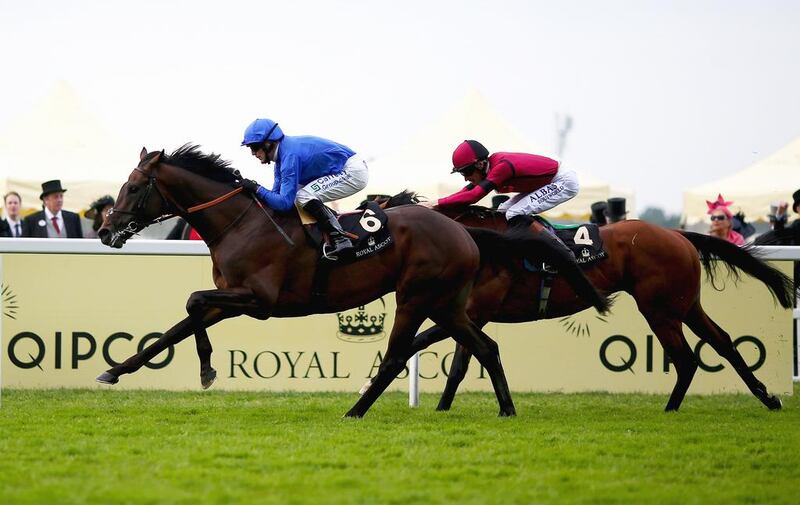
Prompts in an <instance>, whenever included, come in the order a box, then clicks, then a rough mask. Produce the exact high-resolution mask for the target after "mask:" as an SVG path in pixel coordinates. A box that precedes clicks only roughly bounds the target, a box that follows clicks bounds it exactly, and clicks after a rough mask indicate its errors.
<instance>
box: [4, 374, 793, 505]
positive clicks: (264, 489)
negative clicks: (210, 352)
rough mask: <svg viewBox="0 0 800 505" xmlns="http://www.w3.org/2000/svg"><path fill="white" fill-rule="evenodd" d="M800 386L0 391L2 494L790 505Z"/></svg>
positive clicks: (147, 499)
mask: <svg viewBox="0 0 800 505" xmlns="http://www.w3.org/2000/svg"><path fill="white" fill-rule="evenodd" d="M798 394H800V387H795V395H794V396H792V397H788V398H784V405H785V408H784V409H783V410H782V411H779V412H770V411H768V410H767V409H766V408H764V407H763V406H761V404H760V403H758V401H757V400H756V399H755V398H753V397H751V396H745V395H730V396H696V395H691V394H690V395H689V396H688V397H687V399H686V400H685V401H684V404H683V409H682V410H681V411H680V412H679V413H672V414H665V413H664V412H663V411H662V409H663V406H664V404H665V402H666V399H667V398H666V396H663V395H657V396H650V395H608V394H571V395H566V394H519V393H518V394H516V395H515V402H516V406H517V411H518V413H519V415H518V416H517V417H516V418H512V419H506V418H498V417H496V414H497V405H496V403H495V401H494V397H493V396H491V395H488V394H478V393H474V394H462V395H460V396H459V397H458V398H456V402H455V404H454V409H453V410H452V411H451V412H447V413H443V412H435V411H434V410H433V409H434V407H435V404H436V400H437V397H436V396H434V395H423V397H422V402H421V403H422V407H421V408H419V409H409V408H408V407H407V405H406V401H407V400H406V396H405V395H404V394H400V393H393V394H387V395H385V396H384V397H383V398H381V399H380V400H379V401H378V402H377V403H376V405H375V406H374V407H373V409H372V410H371V411H370V413H369V414H368V415H367V417H365V418H364V419H361V420H353V419H342V418H341V415H342V414H343V413H344V412H345V411H347V409H348V408H349V407H350V405H351V403H352V402H354V401H355V395H354V394H299V393H287V394H276V393H225V392H202V393H201V392H188V393H173V392H147V391H134V392H129V391H114V390H104V391H89V390H56V391H53V390H51V391H19V390H18V391H4V392H3V397H2V402H3V403H2V408H0V503H2V504H17V503H43V504H50V503H103V504H112V503H191V504H196V503H225V504H227V503H315V504H316V503H381V504H382V503H403V504H428V503H498V504H508V503H553V504H569V503H620V502H625V503H642V502H648V503H659V504H662V503H667V504H668V503H676V504H681V505H686V504H692V503H698V504H708V503H725V504H730V503H770V504H776V503H793V504H794V503H798V496H800V398H799V397H798Z"/></svg>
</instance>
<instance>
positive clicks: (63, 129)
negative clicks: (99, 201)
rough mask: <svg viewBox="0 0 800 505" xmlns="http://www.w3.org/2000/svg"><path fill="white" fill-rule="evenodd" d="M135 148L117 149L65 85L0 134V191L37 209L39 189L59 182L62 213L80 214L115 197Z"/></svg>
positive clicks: (118, 145) (118, 143)
mask: <svg viewBox="0 0 800 505" xmlns="http://www.w3.org/2000/svg"><path fill="white" fill-rule="evenodd" d="M135 149H136V148H135V147H132V146H131V145H127V144H125V143H123V142H122V141H121V140H120V139H118V138H117V137H116V136H115V135H114V134H113V132H112V130H111V129H110V128H108V127H106V126H105V125H103V124H102V123H101V121H100V120H99V119H98V118H97V117H96V116H95V115H94V114H92V113H91V111H89V109H88V107H87V106H86V104H85V103H84V102H83V101H82V100H81V99H80V97H79V96H78V94H77V93H76V92H75V90H74V89H73V88H72V86H70V85H69V84H68V83H66V82H64V81H60V82H58V83H56V84H55V86H54V87H53V89H52V91H51V92H50V94H49V95H47V96H46V97H44V98H43V99H42V100H41V101H40V102H39V103H37V104H35V105H34V106H33V107H32V108H31V110H29V111H28V112H27V113H24V114H22V115H20V116H19V117H17V118H15V119H14V120H12V121H11V122H10V123H9V124H7V125H5V126H4V128H2V130H0V188H2V190H3V191H4V192H5V191H10V190H14V191H17V192H19V193H20V194H21V195H22V197H23V206H24V207H26V208H39V205H40V202H39V194H40V193H41V183H42V182H44V181H47V180H51V179H60V180H61V181H62V183H63V185H64V187H65V188H67V190H68V191H67V193H66V195H65V205H64V206H65V208H67V209H82V208H86V207H88V205H89V204H90V203H91V202H92V201H93V200H94V199H96V198H97V197H99V196H102V195H103V194H108V193H110V194H112V195H114V196H116V194H117V191H118V189H119V187H120V186H121V185H122V183H123V182H124V181H125V180H126V179H127V178H128V174H129V173H130V171H131V169H132V168H133V166H132V163H133V161H135V158H134V157H133V156H135V153H136V152H138V151H137V150H135Z"/></svg>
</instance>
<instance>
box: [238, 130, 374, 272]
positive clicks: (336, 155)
mask: <svg viewBox="0 0 800 505" xmlns="http://www.w3.org/2000/svg"><path fill="white" fill-rule="evenodd" d="M242 145H243V146H247V147H249V148H250V152H251V153H252V154H253V156H255V157H256V158H258V160H259V161H261V163H262V164H269V163H270V162H272V161H274V162H275V182H274V184H273V185H272V189H267V188H265V187H263V186H260V185H259V184H258V183H257V182H255V181H251V180H249V179H245V180H243V181H242V186H244V188H245V189H247V190H249V191H251V192H253V193H254V194H255V195H256V196H257V197H258V199H259V200H261V201H262V202H264V203H265V204H266V205H267V206H269V207H270V208H272V209H275V210H277V211H281V212H286V211H288V210H290V209H291V208H292V206H293V205H295V202H296V203H297V205H299V206H300V207H302V208H303V209H304V210H305V211H307V212H308V213H309V214H311V215H312V216H313V217H314V218H315V219H316V220H317V222H318V224H319V226H320V228H321V229H322V231H324V232H325V233H327V234H328V236H329V237H330V240H331V242H332V244H329V246H328V247H326V248H324V254H325V257H327V258H328V259H336V255H337V254H338V253H340V252H341V251H344V250H345V249H350V248H352V247H353V243H352V242H351V241H350V239H349V238H348V237H347V235H346V234H345V233H344V231H343V230H342V227H341V225H340V224H339V221H338V220H337V219H336V216H335V215H334V214H333V212H331V210H330V209H328V208H327V207H326V206H325V205H324V204H323V202H330V201H334V200H339V199H340V198H344V197H347V196H350V195H353V194H355V193H357V192H359V191H361V190H362V189H364V188H365V187H366V185H367V180H368V179H369V173H368V171H367V163H366V162H365V161H364V160H363V159H361V157H359V156H358V155H357V154H356V153H354V152H353V151H352V150H351V149H350V148H348V147H346V146H344V145H342V144H338V143H336V142H333V141H331V140H327V139H323V138H320V137H312V136H287V135H284V134H283V131H282V130H281V128H280V127H279V126H278V123H276V122H275V121H273V120H271V119H256V120H255V121H253V122H252V123H250V125H249V126H248V127H247V129H246V130H245V131H244V140H242Z"/></svg>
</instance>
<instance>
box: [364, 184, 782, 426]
mask: <svg viewBox="0 0 800 505" xmlns="http://www.w3.org/2000/svg"><path fill="white" fill-rule="evenodd" d="M415 202H416V194H415V193H411V192H408V191H405V192H402V193H400V194H398V195H395V196H394V197H392V198H391V199H389V200H388V201H386V202H384V204H383V205H384V206H385V207H386V208H391V207H394V206H397V205H405V204H411V203H415ZM434 209H435V210H437V211H438V212H439V213H441V214H442V215H446V216H448V217H450V218H451V219H453V220H454V221H456V222H459V223H461V224H462V225H464V226H471V227H483V228H487V229H491V230H495V231H503V230H506V229H507V228H508V223H507V221H506V219H505V216H504V215H503V214H501V213H500V212H497V211H495V210H491V209H487V208H484V207H479V206H469V207H466V208H465V207H461V208H444V207H434ZM599 231H600V237H601V238H602V241H603V246H604V249H605V251H606V252H607V253H608V257H607V258H605V259H602V260H600V261H598V262H596V263H593V264H591V265H590V266H587V267H586V268H585V269H584V272H585V273H586V275H587V277H589V279H590V280H591V281H592V284H593V285H594V286H595V287H597V288H598V289H600V290H601V291H605V292H607V293H612V292H618V291H624V292H626V293H628V294H630V295H631V296H632V297H633V298H634V300H636V305H637V307H638V309H639V312H641V314H642V315H643V316H644V317H645V319H646V320H647V322H648V324H649V325H650V328H651V329H652V330H653V332H654V333H655V335H656V337H657V338H658V341H659V342H660V343H661V345H662V346H663V348H664V350H665V351H666V353H667V356H668V357H669V358H670V360H671V361H672V363H673V364H674V365H675V369H676V371H677V379H676V383H675V386H674V388H673V390H672V394H671V395H670V397H669V401H668V402H667V405H666V409H665V410H667V411H673V410H678V408H679V407H680V405H681V402H682V401H683V398H684V396H685V395H686V391H687V389H688V388H689V385H690V384H691V382H692V379H693V377H694V374H695V372H696V371H697V367H698V364H697V360H696V357H695V355H694V353H693V351H692V348H691V347H690V346H689V344H688V342H687V341H686V338H685V337H684V334H683V327H682V325H683V323H685V324H686V325H687V326H688V327H689V328H690V329H691V330H692V331H693V332H694V333H695V335H697V336H698V337H699V338H700V339H701V340H703V341H704V342H706V343H708V344H710V345H711V347H712V348H713V349H714V350H715V351H716V352H717V353H719V355H720V356H722V357H723V358H725V359H726V360H727V361H728V362H729V363H730V364H731V365H732V366H733V368H734V370H736V373H737V374H738V375H739V377H741V379H742V380H743V381H744V383H745V384H746V385H747V387H748V389H749V390H750V391H751V392H752V393H753V395H755V397H756V398H758V399H759V400H760V401H761V402H762V403H763V404H764V405H766V406H767V407H768V408H770V409H772V410H775V409H780V408H781V406H782V403H781V400H780V399H779V398H778V397H776V396H772V395H770V394H769V393H768V392H767V388H766V387H765V386H764V384H762V383H761V382H760V381H759V380H758V379H756V377H755V376H754V375H753V373H752V372H751V371H750V370H749V368H748V367H747V364H746V363H745V361H744V359H743V358H742V356H741V354H739V351H738V350H737V349H736V348H735V347H734V346H733V343H732V342H731V337H730V335H729V334H728V333H726V332H725V330H723V329H722V328H721V327H720V326H719V325H718V324H717V323H715V322H714V321H713V320H712V319H711V318H710V317H709V316H708V315H707V314H706V313H705V311H704V310H703V307H702V305H701V304H700V273H701V270H702V269H701V263H702V266H703V267H704V268H705V271H706V275H707V277H708V278H709V279H710V280H711V281H712V282H713V281H714V278H715V275H716V264H715V263H712V261H713V260H718V261H721V262H722V263H723V264H724V265H725V266H726V267H727V269H728V271H729V273H731V274H733V275H734V276H735V277H736V278H737V279H738V277H739V271H741V272H744V273H746V274H748V275H750V276H753V277H755V278H756V279H758V280H760V281H761V282H763V283H764V284H765V285H766V286H767V288H768V289H769V290H770V292H771V293H772V295H773V296H774V297H775V298H776V299H777V301H778V302H779V303H780V305H781V306H782V307H784V308H791V307H792V306H793V305H792V304H793V301H794V296H795V291H794V288H793V287H792V279H791V278H789V277H788V276H786V275H785V274H783V273H782V272H780V271H779V270H776V269H775V268H773V267H771V266H769V265H768V264H767V263H765V262H763V261H762V260H760V259H759V258H758V257H757V256H755V255H754V254H753V252H752V249H750V248H749V247H738V246H736V245H733V244H731V243H730V242H727V241H725V240H721V239H717V238H714V237H710V236H708V235H702V234H699V233H692V232H687V231H680V230H673V229H667V228H663V227H661V226H656V225H653V224H649V223H646V222H644V221H638V220H629V221H620V222H617V223H614V224H609V225H607V226H602V227H601V228H600V230H599ZM541 275H542V274H541V273H534V272H530V271H528V269H526V268H524V267H523V265H522V264H520V263H519V262H516V263H506V264H501V263H497V262H495V263H492V264H484V265H482V266H481V270H480V272H479V273H478V277H477V278H476V280H475V284H474V286H473V290H472V293H471V295H470V299H469V301H468V303H467V314H468V316H469V317H470V319H471V320H472V321H473V322H475V324H476V325H477V326H478V327H481V328H482V327H483V326H485V325H486V324H487V323H489V322H498V323H515V322H527V321H535V320H537V319H550V318H555V317H562V316H566V315H569V314H574V313H576V312H578V311H581V310H583V309H585V308H586V307H587V305H586V304H585V303H584V302H582V301H581V300H579V299H578V298H577V297H576V296H575V295H574V293H573V292H572V290H571V288H570V287H569V286H568V285H567V284H566V283H564V282H563V280H561V279H559V276H556V277H555V279H554V282H553V286H552V289H551V291H550V296H549V302H548V305H547V307H546V312H545V314H544V315H543V316H541V315H540V314H539V309H540V306H539V300H538V295H539V289H540V286H541ZM447 336H448V331H447V330H446V329H445V328H442V327H439V326H433V327H432V328H430V329H428V330H426V331H424V332H422V333H421V334H419V335H418V336H417V337H416V338H415V340H414V343H413V346H412V348H411V351H410V354H409V355H408V356H409V357H410V356H413V354H414V353H416V352H418V351H421V350H423V349H425V348H426V347H428V346H430V345H431V344H433V343H436V342H438V341H440V340H443V339H444V338H446V337H447ZM469 360H470V352H469V350H468V349H465V348H464V347H463V346H461V345H456V351H455V354H454V356H453V362H452V364H451V366H450V373H449V374H448V378H447V385H446V386H445V390H444V392H443V393H442V397H441V399H440V401H439V404H438V406H437V409H438V410H448V409H450V407H451V406H452V403H453V398H454V397H455V394H456V391H457V389H458V386H459V384H460V383H461V381H462V380H463V379H464V376H465V375H466V372H467V367H468V365H469ZM375 379H377V376H376V377H375ZM373 380H374V379H373ZM368 388H371V386H369V383H367V385H365V387H364V388H362V392H364V391H366V390H368Z"/></svg>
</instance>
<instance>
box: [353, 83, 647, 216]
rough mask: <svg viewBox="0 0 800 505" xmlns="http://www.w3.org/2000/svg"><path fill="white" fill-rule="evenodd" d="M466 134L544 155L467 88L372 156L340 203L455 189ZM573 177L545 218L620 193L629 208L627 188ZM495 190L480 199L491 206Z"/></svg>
mask: <svg viewBox="0 0 800 505" xmlns="http://www.w3.org/2000/svg"><path fill="white" fill-rule="evenodd" d="M465 139H475V140H479V141H480V142H481V143H483V144H484V145H485V146H486V147H487V149H489V151H512V152H532V153H537V154H543V155H547V152H546V151H545V150H543V149H541V148H540V147H538V146H535V145H533V144H531V143H530V142H528V141H527V140H526V139H525V138H524V136H523V135H522V134H520V133H519V132H518V131H517V130H516V129H515V128H514V127H512V126H511V125H510V124H509V123H508V122H507V121H505V120H504V119H503V118H502V117H500V115H499V114H498V113H497V112H496V111H495V110H494V109H493V108H492V107H491V106H490V105H489V104H488V103H487V101H486V100H485V99H484V98H483V97H482V96H481V95H480V94H479V93H478V92H476V91H472V92H470V93H469V94H468V95H467V96H466V97H465V98H464V99H463V100H462V101H461V102H460V103H459V104H457V105H456V106H455V107H453V108H452V109H451V110H449V111H447V112H445V113H444V114H443V115H441V116H440V117H439V118H438V119H435V120H434V121H432V122H430V123H428V124H427V125H425V126H423V127H422V128H420V130H419V131H418V132H417V133H416V134H415V135H414V136H413V137H411V138H410V139H409V140H408V141H407V142H406V143H405V144H404V145H403V146H402V147H401V148H400V149H398V150H397V151H395V152H393V153H389V154H388V155H386V156H383V157H378V158H377V159H375V160H373V161H371V162H370V163H369V166H370V180H369V184H368V185H367V189H366V191H362V192H360V193H359V194H358V195H356V196H355V197H351V198H349V199H348V200H346V201H344V202H342V204H341V205H340V208H345V209H346V208H352V207H353V206H355V205H357V204H358V202H359V201H360V200H361V199H363V198H364V197H365V194H366V193H378V194H395V193H398V192H400V191H402V190H404V189H411V190H414V191H417V192H418V193H419V194H421V195H424V196H426V197H428V198H429V199H431V200H433V199H435V198H438V197H442V196H446V195H449V194H451V193H453V192H455V191H458V190H459V189H461V188H462V187H464V185H465V182H464V180H463V178H462V177H461V176H460V175H458V174H451V173H450V168H451V163H450V157H451V155H452V151H453V149H454V148H455V146H456V145H457V144H458V143H459V142H461V141H462V140H465ZM578 176H579V180H580V184H581V189H580V192H579V193H578V196H576V197H575V198H573V199H572V200H570V201H568V202H566V203H564V204H561V205H559V206H558V207H557V208H556V209H555V211H554V212H553V213H549V214H548V216H549V217H554V218H576V219H586V218H587V217H588V215H589V209H590V205H591V204H592V203H593V202H595V201H598V200H606V199H607V198H608V197H609V196H625V197H627V198H628V208H633V207H634V205H633V204H634V202H633V201H631V198H630V195H628V194H627V192H624V191H618V192H614V193H612V190H611V188H610V187H609V185H608V184H607V183H604V182H602V181H599V180H597V179H594V178H592V177H590V176H588V175H586V174H583V173H580V172H578ZM494 194H495V193H491V194H490V195H489V196H487V197H486V198H485V199H484V200H483V201H482V202H481V204H483V205H487V206H488V205H490V204H491V196H492V195H494Z"/></svg>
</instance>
